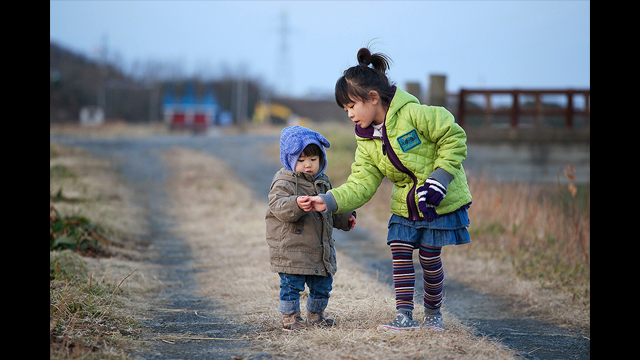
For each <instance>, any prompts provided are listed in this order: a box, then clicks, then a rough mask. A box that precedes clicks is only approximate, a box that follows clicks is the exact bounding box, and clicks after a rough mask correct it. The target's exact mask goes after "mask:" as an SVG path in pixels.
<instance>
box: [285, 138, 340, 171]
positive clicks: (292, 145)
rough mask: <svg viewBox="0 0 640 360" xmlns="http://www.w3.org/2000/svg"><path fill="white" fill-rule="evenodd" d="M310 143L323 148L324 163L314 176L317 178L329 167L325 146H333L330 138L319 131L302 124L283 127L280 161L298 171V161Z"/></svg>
mask: <svg viewBox="0 0 640 360" xmlns="http://www.w3.org/2000/svg"><path fill="white" fill-rule="evenodd" d="M309 144H316V145H318V146H319V147H320V150H322V155H323V156H322V159H323V161H322V164H320V167H319V168H318V173H317V174H316V175H315V176H314V178H317V177H318V176H319V175H320V174H322V173H323V172H324V169H326V167H327V153H326V152H325V151H324V148H327V149H328V148H329V147H331V144H330V143H329V140H327V139H326V138H325V137H324V136H322V135H320V134H318V133H317V132H315V131H313V130H310V129H307V128H305V127H302V126H289V127H286V128H284V129H282V133H281V134H280V162H281V163H282V166H284V168H285V169H287V170H289V171H296V162H298V158H299V157H300V154H301V153H302V150H304V148H305V147H307V145H309Z"/></svg>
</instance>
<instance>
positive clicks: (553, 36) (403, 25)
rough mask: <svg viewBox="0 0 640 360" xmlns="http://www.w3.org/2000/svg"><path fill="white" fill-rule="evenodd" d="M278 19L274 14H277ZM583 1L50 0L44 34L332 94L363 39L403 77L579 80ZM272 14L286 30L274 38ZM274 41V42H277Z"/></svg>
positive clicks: (66, 42)
mask: <svg viewBox="0 0 640 360" xmlns="http://www.w3.org/2000/svg"><path fill="white" fill-rule="evenodd" d="M283 18H284V19H286V22H283ZM589 18H590V2H589V1H566V0H565V1H167V0H164V1H60V0H59V1H50V39H51V40H52V41H55V42H57V43H58V44H60V45H62V46H64V47H67V48H69V49H71V50H74V51H76V52H80V53H82V54H84V55H86V56H89V57H92V58H96V57H97V54H98V52H97V50H98V49H99V48H100V47H101V46H105V45H106V49H107V51H108V52H107V56H108V58H109V59H110V60H113V61H117V62H119V64H120V65H121V66H122V67H123V68H124V69H125V70H126V71H132V70H133V69H134V64H136V63H137V64H144V63H146V62H149V61H157V62H162V63H166V64H171V66H173V67H174V68H178V69H180V71H182V72H183V73H184V74H186V75H190V74H200V75H202V76H208V77H218V76H222V75H224V74H229V73H231V74H240V73H242V74H244V75H245V76H247V77H250V78H253V79H256V80H258V81H261V82H262V83H263V84H264V85H266V86H268V87H270V88H272V89H274V90H276V91H279V92H285V94H288V95H293V96H306V95H308V94H312V93H313V94H316V95H317V94H327V95H329V96H330V97H331V96H332V95H333V88H334V85H335V82H336V80H337V79H338V77H340V76H341V74H342V72H343V71H344V70H345V69H346V68H348V67H350V66H353V65H355V64H356V52H357V51H358V49H359V48H360V47H362V46H365V45H366V44H367V43H368V42H369V41H370V40H372V39H376V40H375V45H374V47H373V50H374V51H380V52H384V53H386V54H387V55H389V56H390V57H391V59H392V60H393V64H392V67H391V70H390V72H389V73H388V74H389V76H390V78H391V80H392V81H395V82H396V83H397V84H398V85H399V86H401V87H404V86H405V84H406V82H408V81H411V82H419V83H421V85H422V87H423V91H426V87H427V86H428V77H429V75H430V74H444V75H446V76H447V86H446V87H447V91H449V92H457V91H459V89H460V88H462V87H465V88H479V87H489V88H513V87H518V88H589V87H590V63H591V61H590V60H591V58H590V19H589ZM283 24H286V26H285V28H286V29H288V31H287V32H286V36H283V31H282V29H283ZM283 45H284V46H283Z"/></svg>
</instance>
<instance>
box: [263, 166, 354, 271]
mask: <svg viewBox="0 0 640 360" xmlns="http://www.w3.org/2000/svg"><path fill="white" fill-rule="evenodd" d="M329 189H331V182H329V177H328V176H327V175H325V174H324V173H323V174H321V175H320V176H318V178H317V179H316V180H313V177H312V176H311V175H309V174H305V173H304V172H293V171H289V170H286V169H284V168H282V169H280V170H279V171H278V172H277V173H276V174H275V175H274V177H273V181H272V183H271V190H270V192H269V207H268V209H267V213H266V216H265V222H266V227H267V243H268V244H269V259H270V261H271V270H272V271H273V272H278V273H286V274H298V275H319V276H327V275H332V276H333V275H335V273H336V271H337V269H338V266H337V262H336V249H335V240H334V239H333V237H332V234H333V228H334V227H335V228H337V229H341V230H345V231H348V230H349V217H350V215H351V214H352V213H353V214H354V216H355V211H353V212H351V211H350V212H346V213H344V214H339V215H338V214H332V213H330V212H324V213H321V212H316V211H310V212H305V211H304V210H302V209H300V207H298V204H297V203H296V198H297V197H298V195H318V194H325V193H326V192H327V191H328V190H329Z"/></svg>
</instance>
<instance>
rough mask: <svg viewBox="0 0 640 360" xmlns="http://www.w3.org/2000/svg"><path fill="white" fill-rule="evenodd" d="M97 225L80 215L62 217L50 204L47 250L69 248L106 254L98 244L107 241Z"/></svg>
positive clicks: (107, 242)
mask: <svg viewBox="0 0 640 360" xmlns="http://www.w3.org/2000/svg"><path fill="white" fill-rule="evenodd" d="M100 232H101V230H100V229H99V227H98V225H96V224H94V223H93V222H91V221H89V219H87V218H85V217H82V216H71V217H64V216H61V215H60V213H59V212H58V211H57V210H56V208H55V206H54V205H53V204H50V211H49V250H64V249H70V250H75V251H79V252H82V253H85V254H89V253H93V254H96V255H98V254H102V255H106V254H107V252H106V250H105V249H104V248H103V247H102V246H101V245H100V244H104V245H108V244H109V241H108V240H107V239H106V238H105V237H104V236H103V235H102V234H100Z"/></svg>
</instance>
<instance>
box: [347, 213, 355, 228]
mask: <svg viewBox="0 0 640 360" xmlns="http://www.w3.org/2000/svg"><path fill="white" fill-rule="evenodd" d="M355 226H356V217H355V216H353V215H351V216H349V228H350V229H353V228H354V227H355Z"/></svg>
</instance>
